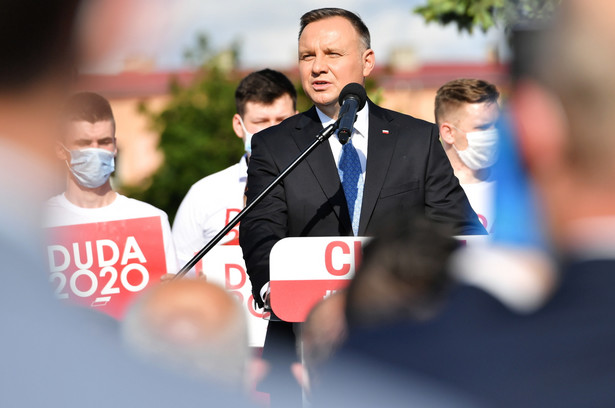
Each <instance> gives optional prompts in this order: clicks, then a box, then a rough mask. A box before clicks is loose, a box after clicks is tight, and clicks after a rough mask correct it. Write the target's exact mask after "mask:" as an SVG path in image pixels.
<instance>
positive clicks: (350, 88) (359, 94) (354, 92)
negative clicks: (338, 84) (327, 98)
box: [338, 82, 367, 110]
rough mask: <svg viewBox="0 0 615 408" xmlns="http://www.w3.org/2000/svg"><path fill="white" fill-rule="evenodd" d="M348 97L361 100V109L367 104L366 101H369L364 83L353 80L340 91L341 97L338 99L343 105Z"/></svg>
mask: <svg viewBox="0 0 615 408" xmlns="http://www.w3.org/2000/svg"><path fill="white" fill-rule="evenodd" d="M347 98H354V99H356V100H357V101H358V102H359V109H358V110H361V109H363V107H364V106H365V102H367V93H366V92H365V88H363V85H361V84H357V83H356V82H351V83H349V84H348V85H346V86H345V87H344V88H343V89H342V92H340V97H339V99H338V103H339V104H340V106H342V105H343V103H344V101H345V100H346V99H347Z"/></svg>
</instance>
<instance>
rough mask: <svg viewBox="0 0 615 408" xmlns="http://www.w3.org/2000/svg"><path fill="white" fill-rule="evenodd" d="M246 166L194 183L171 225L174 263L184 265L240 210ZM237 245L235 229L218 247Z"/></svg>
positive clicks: (241, 161) (243, 160)
mask: <svg viewBox="0 0 615 408" xmlns="http://www.w3.org/2000/svg"><path fill="white" fill-rule="evenodd" d="M247 172H248V163H247V160H246V156H244V157H242V158H241V160H240V161H239V163H237V164H235V165H233V166H231V167H228V168H226V169H224V170H222V171H219V172H217V173H214V174H211V175H209V176H207V177H205V178H202V179H201V180H199V181H198V182H196V183H195V184H194V185H193V186H192V187H190V190H189V191H188V194H186V197H184V200H183V201H182V203H181V205H180V206H179V209H178V210H177V215H176V216H175V221H174V222H173V241H174V242H175V248H176V249H177V259H178V261H179V263H180V265H181V266H183V265H185V264H186V262H188V261H189V260H190V259H191V258H192V257H193V255H194V254H195V253H196V252H197V251H199V250H200V249H201V248H203V247H204V246H205V245H206V244H207V243H208V242H209V241H210V240H211V239H212V238H213V237H214V236H215V235H216V234H217V233H218V232H219V231H220V230H221V229H222V228H224V227H225V226H226V224H228V222H229V221H231V220H232V219H233V218H234V217H235V216H236V215H237V214H238V213H239V212H240V211H241V209H242V208H243V207H244V192H245V189H246V178H247ZM224 244H226V245H239V226H236V227H235V228H234V229H233V230H231V231H230V232H229V233H228V234H227V235H226V236H225V237H224V238H222V240H221V241H220V244H219V245H224Z"/></svg>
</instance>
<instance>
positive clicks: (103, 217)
mask: <svg viewBox="0 0 615 408" xmlns="http://www.w3.org/2000/svg"><path fill="white" fill-rule="evenodd" d="M145 217H160V223H161V227H162V239H163V242H164V250H165V258H166V263H167V273H176V272H177V269H178V268H177V258H176V255H175V248H174V246H173V240H172V237H171V227H170V225H169V218H168V216H167V214H166V213H165V212H164V211H162V210H160V209H158V208H156V207H154V206H153V205H150V204H147V203H144V202H143V201H139V200H135V199H132V198H128V197H125V196H123V195H121V194H117V197H116V199H115V201H113V202H112V203H111V204H109V205H107V206H105V207H100V208H83V207H79V206H76V205H75V204H73V203H71V202H70V201H68V199H67V198H66V196H65V195H64V193H62V194H60V195H57V196H55V197H52V198H51V199H49V200H48V201H47V204H46V209H45V219H44V222H43V226H44V227H46V228H50V227H60V226H65V225H75V224H88V223H94V222H105V221H117V220H126V219H133V218H145Z"/></svg>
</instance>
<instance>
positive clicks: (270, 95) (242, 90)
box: [233, 69, 297, 154]
mask: <svg viewBox="0 0 615 408" xmlns="http://www.w3.org/2000/svg"><path fill="white" fill-rule="evenodd" d="M296 104H297V91H296V90H295V87H294V85H293V84H292V83H291V82H290V80H289V79H288V78H287V77H286V76H285V75H284V74H282V73H281V72H278V71H274V70H272V69H264V70H262V71H257V72H253V73H251V74H250V75H248V76H247V77H245V78H244V79H242V80H241V82H240V83H239V86H238V87H237V90H236V91H235V105H236V108H237V113H236V114H235V115H234V116H233V130H234V131H235V134H236V135H237V136H238V137H240V138H241V139H242V140H243V141H244V144H245V146H246V151H247V152H248V154H250V153H251V145H250V140H251V138H252V135H253V134H255V133H258V132H260V131H261V130H263V129H266V128H268V127H270V126H273V125H277V124H278V123H280V122H282V121H283V120H284V119H286V118H288V117H290V116H292V115H294V114H295V113H297V109H296Z"/></svg>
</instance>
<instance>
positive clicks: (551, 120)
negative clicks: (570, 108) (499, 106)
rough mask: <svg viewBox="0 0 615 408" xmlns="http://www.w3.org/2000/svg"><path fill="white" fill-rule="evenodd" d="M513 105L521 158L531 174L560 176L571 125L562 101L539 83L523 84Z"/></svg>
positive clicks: (520, 84) (516, 94) (524, 82)
mask: <svg viewBox="0 0 615 408" xmlns="http://www.w3.org/2000/svg"><path fill="white" fill-rule="evenodd" d="M511 106H512V115H513V119H514V121H515V126H516V128H517V138H518V141H519V151H520V154H521V158H522V159H523V161H524V162H525V163H526V165H527V167H528V169H529V170H530V172H532V173H533V174H534V175H535V176H541V175H543V176H549V175H552V174H553V173H560V172H561V171H562V170H563V168H562V166H564V164H565V163H564V162H565V148H566V146H565V145H566V134H567V132H568V124H567V120H566V116H565V114H564V110H563V108H562V106H561V103H560V101H559V99H558V98H557V97H555V95H553V94H552V93H551V92H549V91H548V90H547V89H545V88H544V87H543V86H541V85H539V84H537V83H536V82H533V81H523V82H521V83H519V84H518V85H517V87H516V90H515V92H514V94H513V97H512V101H511Z"/></svg>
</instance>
